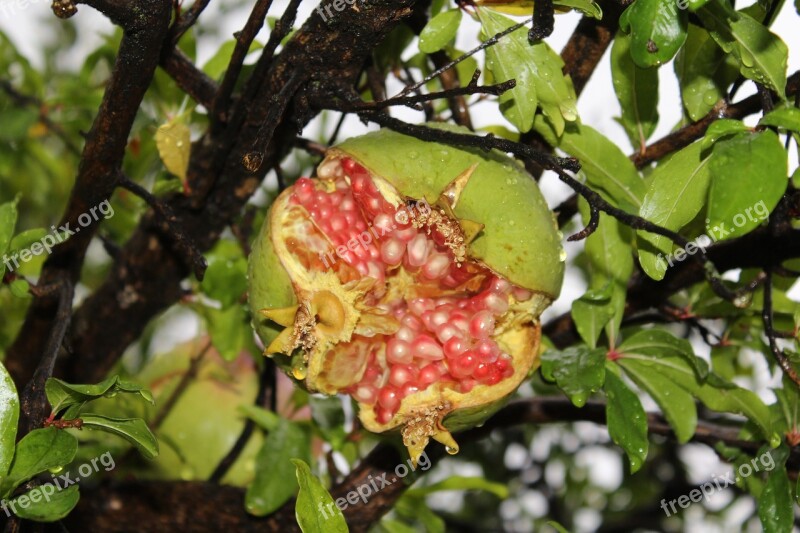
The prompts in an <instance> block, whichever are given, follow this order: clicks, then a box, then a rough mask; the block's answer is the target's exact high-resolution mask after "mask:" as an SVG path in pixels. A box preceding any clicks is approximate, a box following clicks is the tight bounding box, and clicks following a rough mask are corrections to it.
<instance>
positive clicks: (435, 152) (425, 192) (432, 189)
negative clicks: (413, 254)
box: [323, 123, 564, 300]
mask: <svg viewBox="0 0 800 533" xmlns="http://www.w3.org/2000/svg"><path fill="white" fill-rule="evenodd" d="M428 126H430V127H436V128H443V129H448V130H453V131H456V132H459V133H470V132H469V130H467V129H464V128H459V127H456V126H452V125H445V124H435V123H432V124H428ZM342 157H350V158H352V159H354V160H356V161H357V162H359V163H360V164H361V165H362V166H364V167H365V168H366V169H367V170H369V171H370V172H371V173H373V174H375V175H378V176H381V177H382V178H384V179H385V180H386V181H388V182H389V183H391V185H393V186H394V187H395V188H396V189H397V190H398V191H399V192H400V193H401V194H404V195H406V196H408V197H411V198H417V199H419V198H423V197H424V198H426V199H427V200H428V201H430V202H434V201H436V199H437V198H438V196H439V194H440V193H441V192H442V190H443V189H444V188H445V187H446V186H447V185H448V184H449V183H450V182H451V181H452V180H453V179H454V178H455V177H456V176H458V175H459V174H461V173H462V172H463V171H464V170H466V169H467V168H469V167H470V166H471V165H473V164H474V163H476V162H477V163H478V166H477V167H476V169H475V171H474V173H473V174H472V177H471V178H470V180H469V183H468V184H467V186H466V187H465V189H464V190H463V192H462V193H461V198H460V199H459V201H458V205H457V206H456V208H455V209H454V212H455V214H456V215H457V216H458V218H460V219H466V220H472V221H476V222H480V223H481V224H483V225H484V228H483V231H482V232H481V233H480V234H479V235H478V237H477V238H476V239H475V240H474V241H472V243H471V244H470V246H469V249H468V255H469V256H470V257H471V258H473V259H477V260H479V261H481V262H482V263H484V264H485V265H487V266H488V267H489V268H491V269H492V270H493V271H495V272H497V273H498V274H500V275H501V276H502V277H504V278H505V279H507V280H508V281H510V282H511V283H513V284H515V285H518V286H520V287H524V288H526V289H528V290H531V291H535V292H539V293H543V294H545V295H546V296H547V297H548V299H549V300H554V299H555V298H556V297H557V296H558V294H559V292H560V291H561V284H562V282H563V279H564V261H563V260H562V257H563V255H562V250H563V248H562V246H561V236H560V234H559V232H558V227H557V225H556V222H555V219H554V217H553V214H552V212H551V211H550V209H549V207H548V206H547V203H546V202H545V199H544V197H543V196H542V193H541V191H539V187H538V186H537V184H536V181H535V180H534V179H533V178H532V177H531V176H530V174H528V173H527V172H526V171H525V169H524V168H523V167H522V165H520V164H519V163H518V162H517V161H515V160H513V159H511V158H510V157H508V156H506V155H504V154H502V153H500V152H498V151H492V152H484V151H482V150H478V149H475V150H471V149H463V148H455V147H453V146H447V145H443V144H439V143H434V142H423V141H420V140H418V139H415V138H413V137H409V136H407V135H403V134H400V133H397V132H394V131H391V130H388V129H382V130H380V131H377V132H374V133H369V134H367V135H363V136H360V137H354V138H352V139H349V140H347V141H345V142H343V143H342V144H340V145H339V146H337V147H335V148H332V149H331V150H329V152H328V156H327V159H328V160H330V159H340V158H342ZM323 164H324V163H323Z"/></svg>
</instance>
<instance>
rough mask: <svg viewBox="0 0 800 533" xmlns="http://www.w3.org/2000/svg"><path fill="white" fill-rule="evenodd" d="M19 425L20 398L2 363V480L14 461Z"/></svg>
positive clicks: (0, 377)
mask: <svg viewBox="0 0 800 533" xmlns="http://www.w3.org/2000/svg"><path fill="white" fill-rule="evenodd" d="M18 423H19V396H17V388H16V386H15V385H14V380H13V379H11V375H10V374H9V373H8V370H6V367H5V366H3V363H0V480H2V479H3V478H4V477H5V475H6V473H7V472H8V468H9V467H10V466H11V461H12V460H13V459H14V444H15V443H16V441H17V424H18Z"/></svg>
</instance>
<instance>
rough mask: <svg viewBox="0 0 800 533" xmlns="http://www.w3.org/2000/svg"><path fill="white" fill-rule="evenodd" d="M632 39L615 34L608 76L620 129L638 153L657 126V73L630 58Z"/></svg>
mask: <svg viewBox="0 0 800 533" xmlns="http://www.w3.org/2000/svg"><path fill="white" fill-rule="evenodd" d="M630 45H631V39H630V37H628V36H627V35H625V34H622V33H620V34H618V35H617V36H616V38H615V39H614V44H613V45H612V46H611V77H612V80H613V82H614V91H615V92H616V93H617V100H619V106H620V108H621V109H622V117H621V121H622V126H623V127H624V128H625V133H627V134H628V139H630V141H631V145H633V147H634V148H635V149H637V150H641V149H643V148H644V147H645V146H646V142H647V139H648V138H649V137H650V135H652V134H653V131H655V129H656V125H657V124H658V70H656V69H652V68H651V69H643V68H641V67H638V66H637V65H636V63H634V62H633V60H632V59H631V55H630Z"/></svg>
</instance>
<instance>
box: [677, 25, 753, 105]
mask: <svg viewBox="0 0 800 533" xmlns="http://www.w3.org/2000/svg"><path fill="white" fill-rule="evenodd" d="M675 73H676V74H677V76H678V81H679V82H680V87H681V98H682V99H683V105H684V107H685V108H686V112H687V113H688V114H689V117H690V118H691V119H692V120H693V121H698V120H700V119H701V118H703V117H704V116H705V115H706V114H707V113H708V112H709V111H711V109H712V108H713V107H714V105H715V104H716V103H717V102H718V101H720V100H721V99H722V98H724V97H725V96H726V95H727V88H728V87H729V86H730V85H731V84H732V83H733V82H734V80H736V78H738V77H739V69H738V66H737V65H736V64H735V60H732V59H731V58H730V56H728V55H727V54H726V53H725V52H723V51H722V48H720V47H719V45H718V44H717V43H716V41H714V39H712V38H711V35H709V33H708V32H707V31H706V30H705V29H704V28H700V27H699V26H695V25H694V24H689V33H688V37H687V39H686V43H685V44H684V45H683V48H681V51H680V52H679V53H678V55H677V57H676V59H675Z"/></svg>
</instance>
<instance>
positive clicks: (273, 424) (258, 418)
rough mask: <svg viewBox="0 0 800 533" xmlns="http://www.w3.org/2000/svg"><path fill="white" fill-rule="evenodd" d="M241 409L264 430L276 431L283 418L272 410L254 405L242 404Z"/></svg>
mask: <svg viewBox="0 0 800 533" xmlns="http://www.w3.org/2000/svg"><path fill="white" fill-rule="evenodd" d="M239 411H241V412H242V413H243V414H244V415H245V416H246V417H247V418H249V419H250V420H252V421H253V422H255V423H256V425H257V426H259V427H260V428H262V429H263V430H264V431H275V429H277V427H278V425H279V424H280V423H281V420H283V419H282V418H281V417H280V416H278V415H277V414H275V413H273V412H272V411H267V410H266V409H262V408H260V407H256V406H254V405H248V404H244V405H240V406H239Z"/></svg>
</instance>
